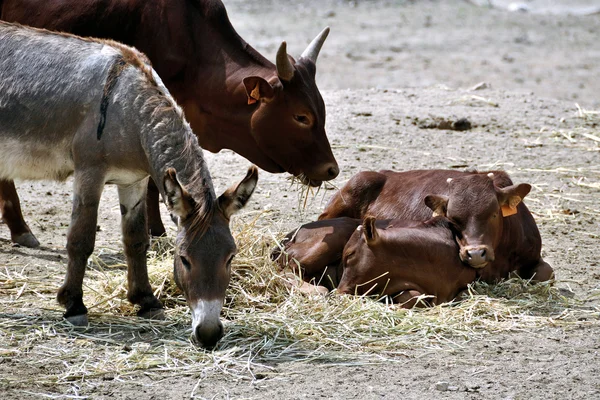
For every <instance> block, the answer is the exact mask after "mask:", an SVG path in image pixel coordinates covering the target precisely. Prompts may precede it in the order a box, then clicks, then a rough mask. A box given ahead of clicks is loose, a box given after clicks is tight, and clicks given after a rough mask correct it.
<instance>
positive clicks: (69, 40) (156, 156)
mask: <svg viewBox="0 0 600 400" xmlns="http://www.w3.org/2000/svg"><path fill="white" fill-rule="evenodd" d="M71 175H72V176H73V178H74V182H73V190H74V193H73V211H72V214H71V224H70V227H69V232H68V235H67V253H68V265H67V274H66V277H65V280H64V283H63V285H62V286H61V287H60V289H59V290H58V296H57V299H58V302H59V303H60V304H62V305H63V306H64V307H65V309H66V312H65V314H64V317H65V318H66V319H67V320H68V321H69V322H71V323H73V324H74V325H86V324H87V323H88V319H87V309H86V307H85V305H84V303H83V290H82V283H83V278H84V273H85V268H86V262H87V259H88V257H89V256H90V254H91V253H92V251H93V249H94V240H95V232H96V222H97V216H98V203H99V200H100V195H101V193H102V189H103V187H104V185H105V184H107V183H110V184H116V185H117V186H118V194H119V202H120V207H121V215H122V221H121V224H122V233H123V244H124V248H125V256H126V258H127V265H128V276H127V280H128V293H127V298H128V299H129V301H130V302H132V303H133V304H136V305H139V307H140V309H139V312H138V315H139V316H141V317H146V318H163V317H164V314H163V305H162V303H161V302H160V301H159V300H158V299H157V298H156V297H155V296H154V294H153V292H152V288H151V286H150V283H149V281H148V272H147V265H146V252H147V249H148V244H149V235H148V228H147V221H146V219H147V218H146V202H145V201H144V200H145V196H146V190H147V184H148V177H149V176H150V177H152V179H154V181H155V182H156V183H157V185H158V188H159V190H160V192H161V195H162V197H163V199H164V201H165V203H166V204H167V207H168V209H169V210H170V212H171V213H172V215H173V216H174V219H176V220H177V225H178V228H177V238H176V240H175V244H176V247H175V261H174V276H175V281H176V283H177V285H178V286H179V287H180V288H181V290H182V291H183V293H184V295H185V298H186V300H187V303H188V305H189V307H190V309H191V311H192V331H193V338H194V339H195V341H196V342H197V343H198V344H200V345H202V346H205V347H212V346H214V345H215V344H216V343H217V341H218V340H219V339H220V338H221V337H222V335H223V326H222V324H221V322H220V320H219V314H220V311H221V306H222V303H223V300H224V297H225V291H226V289H227V286H228V284H229V279H230V268H231V260H232V258H233V256H234V255H235V252H236V246H235V242H234V240H233V237H232V235H231V232H230V230H229V219H230V217H231V215H232V214H234V213H235V212H236V211H238V210H239V209H241V208H242V207H244V205H245V204H246V203H247V201H248V200H249V198H250V196H251V195H252V193H253V191H254V188H255V186H256V182H257V180H258V172H257V169H256V167H254V166H252V167H251V168H250V169H249V170H248V173H247V175H246V177H245V178H244V179H243V180H242V181H241V182H239V183H238V184H237V185H234V186H232V187H231V188H229V189H228V190H226V191H225V193H223V194H222V195H221V196H220V197H217V196H216V195H215V192H214V189H213V184H212V180H211V177H210V174H209V171H208V169H207V166H206V163H205V161H204V159H203V155H202V149H201V148H200V147H199V145H198V141H197V139H196V136H195V135H194V134H193V132H192V130H191V128H190V126H189V125H188V123H187V122H186V120H185V119H184V117H183V112H182V110H181V109H180V107H179V106H178V105H177V104H176V103H175V101H174V100H173V98H172V97H171V95H170V94H169V92H168V90H167V89H166V88H165V86H164V85H163V83H162V81H161V80H160V78H159V77H158V75H157V74H156V72H155V71H154V70H153V69H152V68H151V66H150V64H149V61H148V60H147V59H146V58H145V56H144V55H143V54H141V53H139V52H138V51H137V50H135V49H133V48H130V47H127V46H125V45H122V44H119V43H116V42H112V41H107V40H95V39H83V38H79V37H76V36H73V35H68V34H58V33H52V32H49V31H44V30H39V29H33V28H25V27H22V26H20V25H16V24H8V23H0V179H17V178H18V179H55V180H59V181H64V180H65V179H66V178H68V177H69V176H71Z"/></svg>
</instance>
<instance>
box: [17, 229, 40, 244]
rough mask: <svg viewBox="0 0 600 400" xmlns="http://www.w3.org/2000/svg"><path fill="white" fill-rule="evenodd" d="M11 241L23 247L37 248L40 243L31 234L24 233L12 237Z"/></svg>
mask: <svg viewBox="0 0 600 400" xmlns="http://www.w3.org/2000/svg"><path fill="white" fill-rule="evenodd" d="M12 241H13V242H15V243H16V244H18V245H21V246H24V247H32V248H33V247H38V246H39V245H40V242H38V240H37V239H36V238H35V236H33V233H31V232H25V233H22V234H20V235H16V236H13V237H12Z"/></svg>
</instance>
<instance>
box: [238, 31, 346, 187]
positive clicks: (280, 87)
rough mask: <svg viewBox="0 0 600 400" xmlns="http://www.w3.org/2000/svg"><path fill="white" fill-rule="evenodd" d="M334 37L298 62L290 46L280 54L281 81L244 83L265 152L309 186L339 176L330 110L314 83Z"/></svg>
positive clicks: (315, 44) (248, 80) (317, 40)
mask: <svg viewBox="0 0 600 400" xmlns="http://www.w3.org/2000/svg"><path fill="white" fill-rule="evenodd" d="M328 33H329V28H326V29H324V30H323V31H322V32H321V33H320V34H319V35H318V36H317V37H316V38H315V39H314V40H313V41H312V42H311V43H310V44H309V45H308V47H307V48H306V50H305V51H304V52H303V53H302V55H301V56H300V58H299V59H298V61H295V60H294V59H293V58H292V57H290V56H288V54H287V50H286V43H285V42H283V43H282V44H281V47H280V48H279V50H278V52H277V59H276V67H277V76H274V77H272V78H271V79H268V80H267V79H264V78H262V77H260V76H248V77H246V78H244V80H243V82H244V86H245V89H246V94H247V96H248V104H254V105H255V107H257V108H256V110H255V111H254V113H253V115H252V118H251V134H252V136H253V138H254V140H255V141H256V143H257V144H258V147H259V148H260V150H261V151H262V152H263V153H265V154H267V155H269V157H270V158H272V159H273V161H274V162H275V163H276V164H277V165H279V166H280V167H281V169H283V170H285V171H287V172H289V173H291V174H293V175H294V176H296V177H298V178H300V180H301V181H302V182H303V183H305V184H310V185H312V186H319V185H320V184H321V182H322V181H328V180H331V179H333V178H335V177H336V176H337V175H338V173H339V168H338V165H337V162H336V160H335V158H334V156H333V153H332V152H331V147H330V145H329V141H328V139H327V135H326V133H325V104H324V102H323V98H322V97H321V93H320V92H319V90H318V89H317V85H316V82H315V73H316V67H315V63H316V61H317V56H318V54H319V51H320V49H321V46H322V45H323V42H324V41H325V38H326V37H327V35H328Z"/></svg>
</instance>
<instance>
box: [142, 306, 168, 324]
mask: <svg viewBox="0 0 600 400" xmlns="http://www.w3.org/2000/svg"><path fill="white" fill-rule="evenodd" d="M137 315H138V317H140V318H145V319H156V320H161V321H162V320H164V319H166V316H165V310H163V309H162V308H149V309H147V310H140V311H138V314H137Z"/></svg>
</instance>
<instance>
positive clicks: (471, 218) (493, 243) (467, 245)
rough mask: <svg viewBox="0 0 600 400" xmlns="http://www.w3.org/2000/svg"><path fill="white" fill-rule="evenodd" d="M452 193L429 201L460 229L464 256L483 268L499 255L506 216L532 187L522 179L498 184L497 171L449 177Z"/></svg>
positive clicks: (475, 265) (477, 266) (434, 210)
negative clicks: (498, 250)
mask: <svg viewBox="0 0 600 400" xmlns="http://www.w3.org/2000/svg"><path fill="white" fill-rule="evenodd" d="M447 184H448V192H447V193H448V195H447V196H441V195H428V196H426V197H425V204H426V205H427V206H428V207H429V208H430V209H431V210H433V215H434V216H436V215H441V216H445V217H446V218H448V219H449V220H450V221H451V222H452V224H453V226H454V227H455V229H456V240H457V242H458V245H459V247H460V253H459V254H460V259H461V260H462V262H464V263H466V264H468V265H469V266H471V267H473V268H483V267H485V266H486V265H487V264H488V263H490V262H493V261H494V259H495V254H494V250H495V249H496V248H497V246H498V244H499V243H500V239H501V237H502V233H503V226H504V220H503V219H504V218H508V217H509V216H510V215H513V214H515V213H516V212H517V206H518V205H519V203H520V202H521V200H523V198H524V197H525V196H526V195H527V194H528V193H529V191H530V190H531V185H529V184H526V183H522V184H518V185H510V186H506V187H502V188H501V187H498V186H496V185H495V184H494V174H493V173H489V174H487V175H486V174H471V175H465V176H461V177H459V178H454V179H448V181H447Z"/></svg>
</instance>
